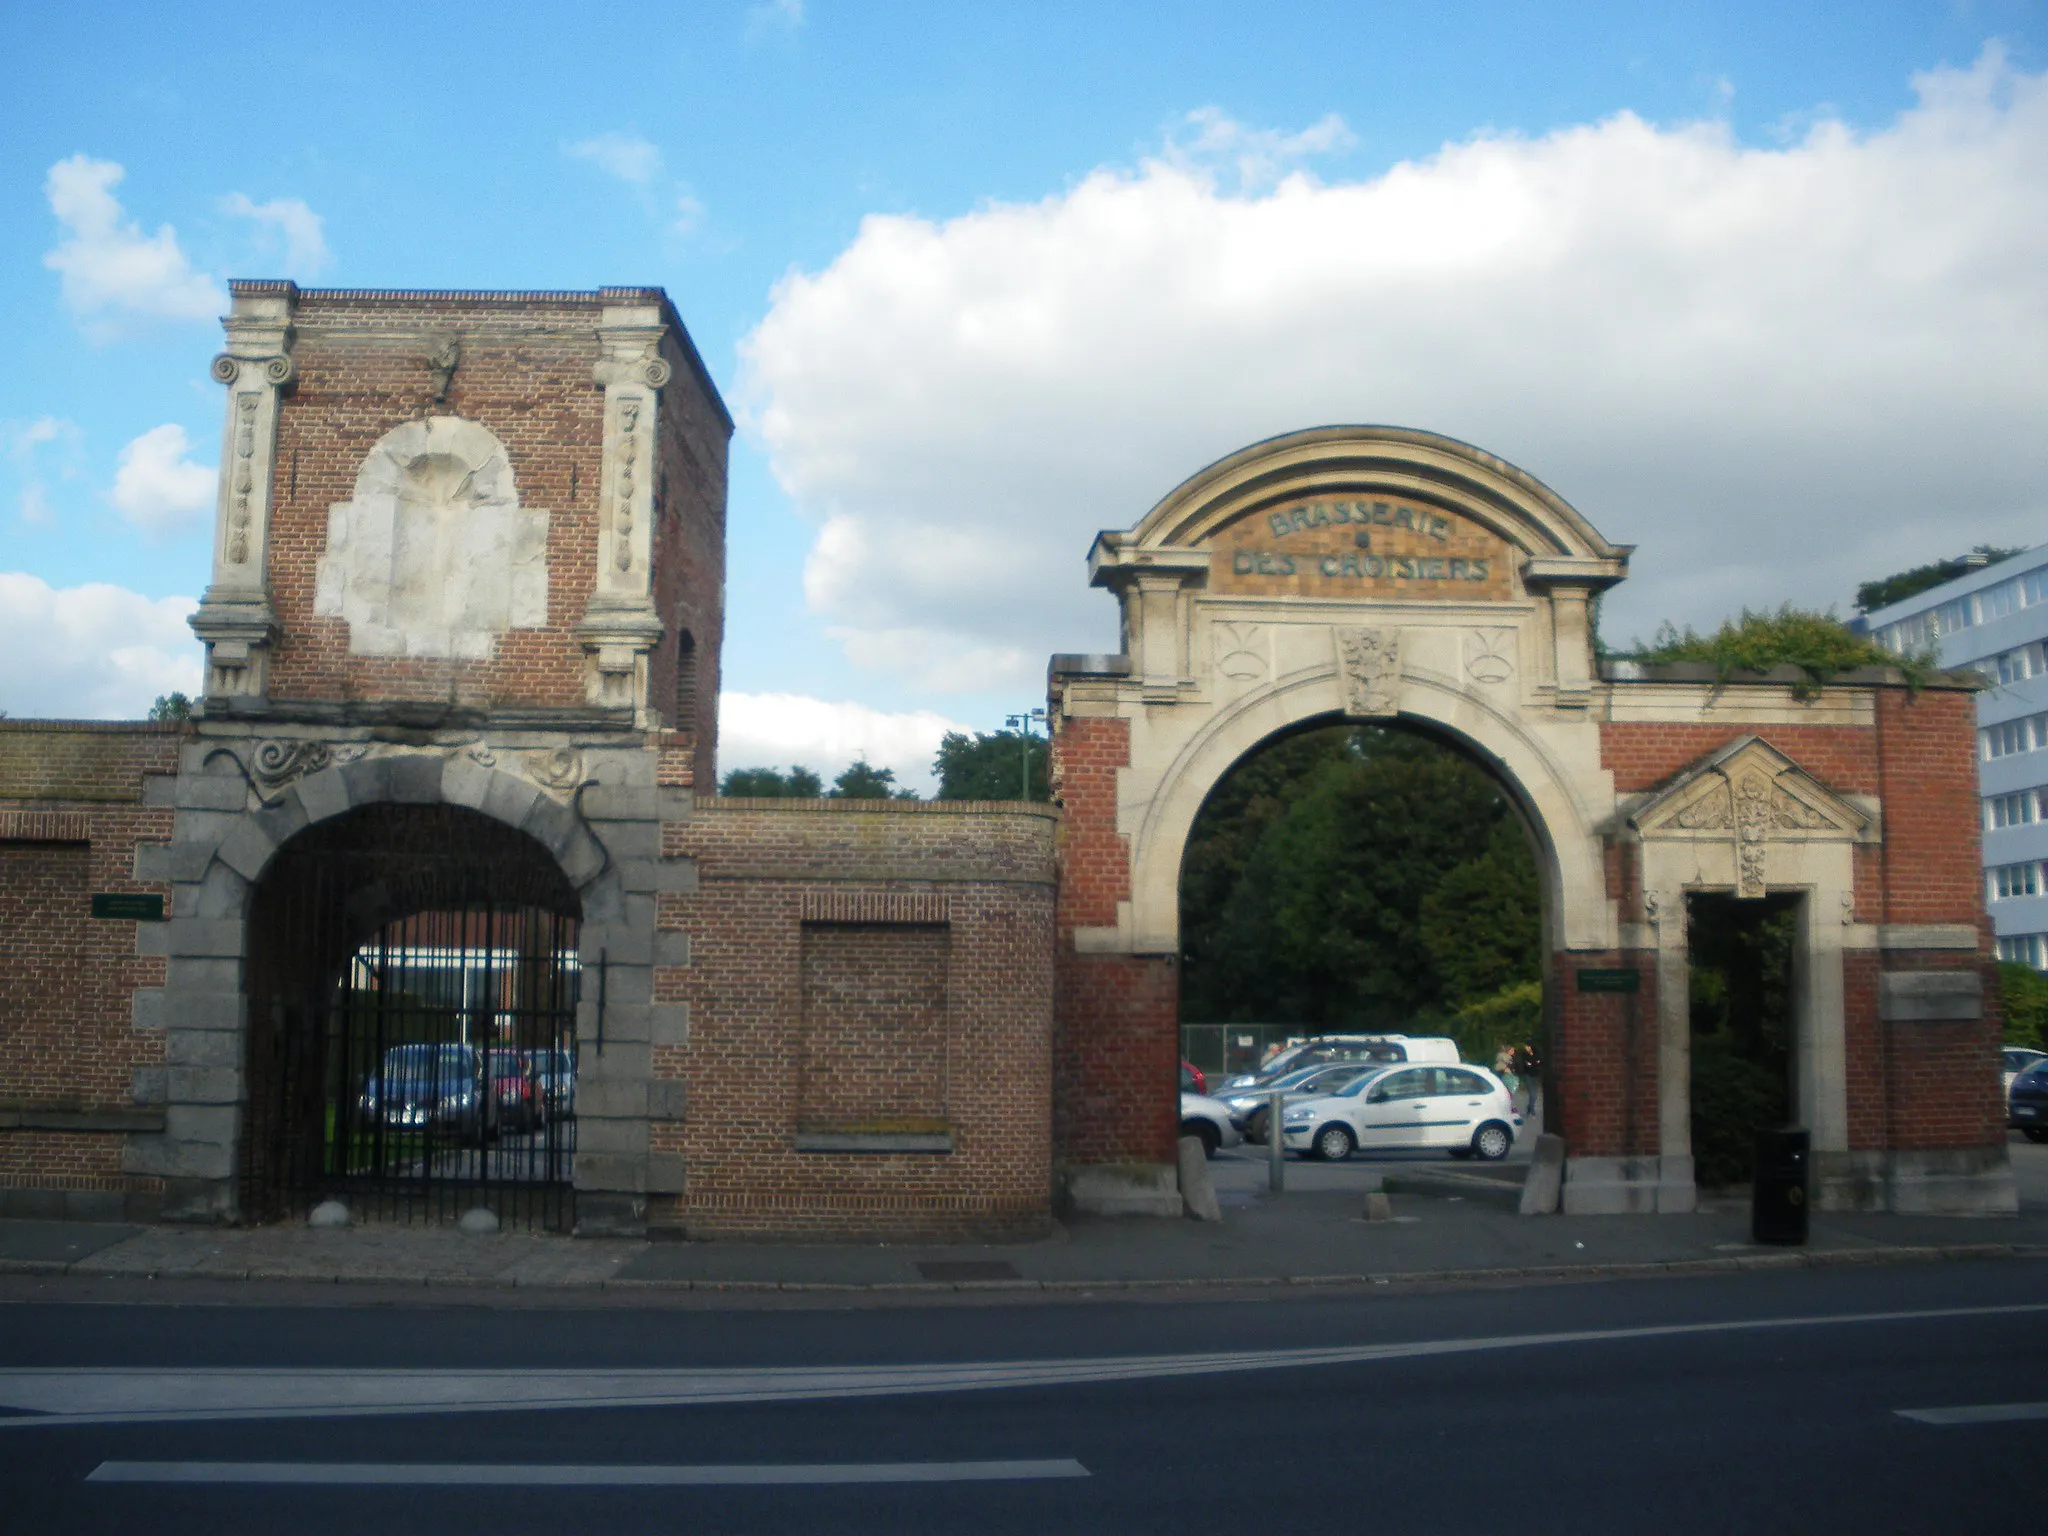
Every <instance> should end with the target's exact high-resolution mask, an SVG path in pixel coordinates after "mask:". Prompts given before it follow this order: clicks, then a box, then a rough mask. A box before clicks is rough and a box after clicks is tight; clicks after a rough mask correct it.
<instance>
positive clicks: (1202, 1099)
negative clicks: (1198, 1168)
mask: <svg viewBox="0 0 2048 1536" xmlns="http://www.w3.org/2000/svg"><path fill="white" fill-rule="evenodd" d="M1180 1133H1181V1135H1183V1136H1193V1137H1195V1138H1196V1139H1197V1140H1199V1141H1200V1142H1201V1143H1202V1152H1203V1154H1204V1155H1205V1156H1208V1157H1214V1156H1215V1155H1216V1149H1217V1148H1218V1147H1234V1146H1236V1145H1237V1144H1238V1143H1239V1142H1240V1141H1243V1140H1244V1134H1243V1133H1242V1132H1241V1131H1239V1130H1238V1128H1237V1127H1236V1126H1235V1125H1233V1124H1231V1123H1230V1109H1229V1106H1228V1105H1226V1104H1224V1103H1223V1102H1222V1101H1221V1100H1219V1099H1212V1098H1208V1097H1206V1096H1205V1095H1203V1094H1199V1093H1184V1094H1182V1095H1181V1096H1180Z"/></svg>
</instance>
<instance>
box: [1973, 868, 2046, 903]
mask: <svg viewBox="0 0 2048 1536" xmlns="http://www.w3.org/2000/svg"><path fill="white" fill-rule="evenodd" d="M1986 873H1987V874H1989V875H1990V877H1991V899H1992V900H1993V901H2009V900H2011V899H2012V898H2013V897H2015V896H2038V895H2040V894H2041V862H2040V860H2038V859H2033V860H2029V861H2028V862H2027V863H2025V864H2000V865H1998V866H1997V867H1996V868H1995V869H1991V870H1988V871H1986Z"/></svg>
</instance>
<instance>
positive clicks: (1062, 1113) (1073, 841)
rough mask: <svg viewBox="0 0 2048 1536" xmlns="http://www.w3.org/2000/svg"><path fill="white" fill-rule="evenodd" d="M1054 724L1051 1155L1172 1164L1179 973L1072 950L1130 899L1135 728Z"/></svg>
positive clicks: (1095, 722) (1158, 959) (1169, 966)
mask: <svg viewBox="0 0 2048 1536" xmlns="http://www.w3.org/2000/svg"><path fill="white" fill-rule="evenodd" d="M1054 714H1055V719H1054V722H1053V735H1052V765H1051V766H1052V784H1053V794H1054V795H1055V797H1057V798H1058V800H1059V802H1060V805H1061V808H1062V810H1063V812H1064V820H1063V822H1062V825H1061V836H1060V905H1059V958H1058V974H1057V978H1056V983H1055V986H1056V992H1055V998H1056V1001H1055V1005H1054V1009H1055V1016H1056V1018H1057V1020H1058V1023H1057V1027H1056V1033H1055V1050H1056V1053H1057V1054H1056V1066H1055V1071H1054V1092H1053V1142H1054V1155H1055V1157H1056V1158H1058V1159H1059V1160H1060V1161H1061V1162H1063V1163H1074V1164H1081V1165H1086V1164H1095V1163H1163V1162H1171V1161H1173V1157H1174V1140H1175V1137H1176V1136H1177V1135H1178V1126H1179V1113H1178V1109H1177V1107H1176V1106H1177V1098H1176V1095H1175V1091H1174V1087H1173V1085H1174V1084H1175V1083H1176V1082H1177V1081H1178V1074H1177V1070H1176V1064H1177V1063H1178V1062H1179V1060H1180V1043H1179V1042H1180V1029H1179V1020H1180V974H1179V971H1178V969H1177V968H1176V966H1175V963H1174V962H1173V961H1172V960H1170V959H1168V958H1165V957H1162V956H1136V955H1084V954H1080V953H1078V952H1076V950H1075V947H1074V930H1075V929H1077V928H1109V927H1114V926H1115V924H1116V920H1117V903H1118V902H1120V901H1125V900H1128V899H1129V897H1130V894H1131V884H1130V881H1131V872H1130V839H1128V838H1127V837H1124V836H1123V835H1122V834H1120V833H1119V832H1118V831H1117V829H1116V777H1117V771H1118V770H1119V769H1121V768H1123V767H1125V766H1126V765H1128V764H1129V762H1130V760H1131V743H1130V726H1129V724H1128V723H1127V722H1125V721H1122V720H1103V719H1090V718H1073V719H1067V718H1060V717H1059V716H1058V711H1057V710H1055V711H1054Z"/></svg>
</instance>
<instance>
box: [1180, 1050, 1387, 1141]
mask: <svg viewBox="0 0 2048 1536" xmlns="http://www.w3.org/2000/svg"><path fill="white" fill-rule="evenodd" d="M1380 1070H1382V1064H1381V1063H1379V1062H1376V1061H1326V1062H1322V1063H1320V1064H1319V1065H1316V1066H1313V1067H1303V1068H1302V1069H1301V1070H1300V1071H1298V1072H1288V1073H1285V1074H1283V1075H1282V1076H1280V1077H1276V1078H1274V1079H1273V1081H1271V1082H1270V1083H1266V1084H1263V1085H1261V1086H1259V1087H1256V1088H1249V1089H1239V1090H1235V1091H1228V1090H1227V1091H1225V1092H1223V1093H1220V1094H1218V1095H1217V1097H1218V1098H1219V1099H1221V1100H1222V1101H1223V1102H1224V1104H1225V1105H1226V1106H1228V1107H1229V1110H1230V1123H1231V1124H1233V1125H1235V1126H1236V1127H1237V1128H1238V1129H1239V1130H1240V1131H1242V1132H1243V1133H1244V1139H1245V1140H1246V1141H1257V1142H1263V1141H1264V1140H1265V1139H1266V1119H1267V1116H1268V1115H1269V1113H1270V1109H1269V1101H1268V1099H1267V1095H1268V1094H1270V1093H1271V1092H1272V1091H1273V1090H1274V1089H1276V1088H1277V1089H1279V1090H1280V1091H1281V1092H1282V1093H1284V1094H1286V1095H1287V1099H1286V1102H1287V1103H1289V1104H1292V1103H1295V1102H1296V1101H1297V1100H1300V1099H1314V1098H1320V1097H1322V1096H1323V1095H1324V1094H1329V1093H1335V1092H1337V1091H1338V1090H1339V1089H1341V1088H1345V1087H1347V1086H1349V1085H1350V1084H1351V1083H1354V1082H1356V1081H1357V1080H1358V1079H1359V1078H1361V1077H1363V1076H1365V1074H1366V1073H1368V1072H1378V1071H1380Z"/></svg>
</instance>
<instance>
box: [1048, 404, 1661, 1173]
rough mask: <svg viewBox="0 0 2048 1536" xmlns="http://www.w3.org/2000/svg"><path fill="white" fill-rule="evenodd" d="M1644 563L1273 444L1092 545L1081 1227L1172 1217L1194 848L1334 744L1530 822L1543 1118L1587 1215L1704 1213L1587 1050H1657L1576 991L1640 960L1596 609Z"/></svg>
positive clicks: (1528, 497)
mask: <svg viewBox="0 0 2048 1536" xmlns="http://www.w3.org/2000/svg"><path fill="white" fill-rule="evenodd" d="M1628 555H1629V550H1628V549H1627V548H1626V547H1622V546H1616V545H1613V544H1610V543H1608V542H1607V541H1606V540H1605V539H1604V538H1602V537H1601V536H1600V534H1599V533H1598V532H1597V531H1596V530H1595V529H1594V528H1593V527H1592V526H1591V524H1589V523H1588V522H1587V521H1586V520H1585V519H1584V518H1583V517H1582V516H1580V514H1579V513H1578V512H1576V511H1575V510H1574V509H1573V508H1571V507H1570V506H1569V505H1568V504H1567V503H1565V502H1564V501H1563V499H1562V498H1560V497H1558V496H1557V495H1556V494H1555V493H1554V492H1552V491H1550V490H1549V489H1548V488H1547V487H1545V486H1543V485H1542V484H1541V483H1540V482H1539V481H1537V480H1536V479H1534V477H1532V476H1530V475H1528V474H1526V473H1524V472H1523V471H1521V470H1518V469H1516V468H1515V467H1514V466H1512V465H1509V464H1507V463H1505V462H1503V461H1502V460H1500V459H1497V458H1495V457H1493V456H1492V455H1490V454H1486V453H1483V452H1481V451H1480V450H1478V449H1475V448H1472V447H1470V446H1469V445H1466V444H1463V443H1459V442H1455V441H1453V440H1451V439H1449V438H1444V437H1439V436H1436V435H1434V434H1430V433H1423V432H1413V431H1406V430H1401V429H1393V428H1377V427H1329V428H1319V429H1316V430H1313V431H1308V432H1301V433H1295V434H1291V435H1289V436H1286V437H1281V438H1275V439H1273V440H1271V441H1269V442H1265V443H1260V444H1256V445H1254V446H1252V447H1250V448H1247V449H1245V450H1243V451H1242V452H1240V453H1237V454H1233V455H1232V456H1230V457H1229V458H1226V459H1224V460H1222V461H1220V462H1219V463H1217V464H1215V465H1212V466H1210V467H1209V468H1208V469H1205V470H1203V471H1202V472H1201V473H1199V474H1197V475H1196V476H1194V477H1193V478H1192V479H1190V480H1188V481H1187V482H1186V483H1185V484H1183V485H1182V486H1180V487H1179V488H1177V489H1176V490H1175V491H1173V492H1172V493H1171V494H1170V495H1168V496H1167V497H1166V498H1165V499H1164V500H1162V501H1161V502H1160V503H1159V504H1158V505H1157V506H1156V507H1154V508H1153V509H1152V511H1150V512H1149V513H1147V514H1146V515H1145V517H1144V518H1142V519H1141V520H1140V521H1139V522H1138V524H1137V526H1136V527H1135V528H1133V529H1132V530H1130V531H1129V532H1109V533H1104V534H1102V535H1100V536H1099V537H1098V538H1097V540H1096V542H1095V546H1094V549H1093V550H1092V551H1091V553H1090V557H1089V565H1090V573H1091V578H1092V580H1093V582H1094V583H1095V584H1096V585H1098V586H1102V587H1107V588H1109V589H1110V590H1111V591H1112V592H1113V593H1114V594H1115V595H1116V597H1117V600H1118V602H1119V605H1120V607H1121V610H1122V631H1123V636H1124V653H1123V654H1122V655H1120V656H1116V657H1056V658H1055V659H1054V663H1053V678H1052V690H1051V691H1052V705H1053V714H1054V716H1055V729H1054V738H1053V740H1054V763H1055V773H1056V775H1057V789H1056V793H1057V794H1058V796H1059V798H1060V799H1061V801H1062V803H1063V804H1064V806H1065V807H1066V813H1067V820H1068V843H1067V858H1066V863H1065V866H1064V869H1063V886H1062V894H1061V903H1062V933H1061V938H1062V945H1061V954H1060V964H1061V972H1062V975H1061V1002H1060V1025H1061V1061H1060V1085H1059V1093H1058V1102H1057V1103H1056V1114H1055V1118H1056V1135H1057V1136H1058V1137H1059V1139H1060V1143H1061V1145H1060V1148H1059V1150H1060V1152H1061V1154H1062V1155H1063V1160H1064V1162H1065V1164H1066V1166H1067V1168H1068V1170H1069V1191H1070V1195H1071V1196H1072V1198H1074V1199H1075V1201H1076V1203H1077V1204H1080V1205H1082V1206H1084V1207H1085V1206H1093V1207H1095V1208H1098V1209H1105V1210H1145V1209H1157V1210H1160V1211H1161V1212H1171V1211H1177V1209H1178V1203H1177V1199H1176V1198H1175V1197H1174V1196H1173V1195H1172V1194H1171V1181H1170V1178H1169V1177H1168V1174H1167V1171H1166V1169H1165V1162H1166V1159H1167V1158H1168V1157H1169V1156H1170V1154H1171V1139H1172V1135H1173V1122H1172V1118H1171V1115H1170V1097H1169V1094H1168V1092H1167V1091H1166V1089H1165V1087H1164V1085H1166V1084H1168V1083H1170V1082H1171V1080H1172V1059H1173V1056H1174V1042H1175V1038H1176V1036H1175V1029H1174V1024H1175V1018H1174V1012H1175V996H1176V984H1175V981H1174V973H1173V963H1174V956H1175V955H1176V953H1177V950H1178V944H1179V933H1178V923H1179V907H1178V901H1179V875H1180V864H1181V857H1182V852H1183V850H1184V848H1185V845H1186V841H1187V835H1188V832H1189V829H1190V828H1191V826H1192V825H1193V822H1194V818H1195V815H1196V813H1197V811H1198V810H1199V809H1200V807H1201V805H1202V802H1203V800H1204V799H1205V798H1206V797H1207V795H1208V794H1209V792H1210V790H1211V789H1212V788H1214V787H1215V785H1216V783H1217V782H1218V780H1220V779H1221V778H1222V776H1223V775H1224V773H1226V772H1227V771H1228V770H1229V768H1230V767H1231V765H1232V764H1234V763H1236V762H1237V761H1239V760H1240V759H1241V758H1243V757H1244V756H1245V755H1246V754H1248V753H1249V752H1251V751H1253V750H1255V749H1256V748H1257V747H1258V746H1259V745H1260V744H1261V743H1262V742H1265V741H1268V740H1271V739H1273V738H1274V737H1276V736H1278V735H1281V734H1283V733H1285V732H1288V731H1290V730H1293V729H1295V728H1297V727H1299V726H1300V725H1301V724H1303V723H1304V722H1306V721H1310V720H1315V719H1332V720H1354V721H1374V720H1378V721H1384V722H1387V723H1390V724H1391V723H1397V722H1406V723H1408V724H1412V725H1419V726H1422V727H1425V728H1426V729H1428V730H1429V731H1431V732H1432V733H1434V734H1436V735H1439V736H1441V737H1443V738H1446V739H1448V740H1450V741H1451V742H1453V743H1455V744H1457V745H1458V746H1460V747H1461V748H1462V749H1463V750H1465V751H1466V752H1468V753H1469V754H1470V755H1471V756H1473V757H1474V758H1476V759H1477V760H1478V761H1480V762H1481V763H1482V764H1483V765H1484V766H1486V767H1487V768H1488V769H1489V770H1490V771H1491V772H1492V773H1493V774H1494V775H1495V776H1496V777H1497V778H1498V779H1499V781H1500V782H1501V783H1502V784H1503V786H1504V787H1505V788H1506V789H1507V791H1508V793H1509V794H1510V795H1511V797H1512V798H1513V799H1514V800H1515V801H1516V802H1517V803H1518V805H1519V807H1520V809H1521V811H1522V813H1523V815H1524V817H1525V819H1526V821H1527V823H1528V825H1529V826H1530V828H1531V830H1532V832H1533V834H1534V837H1535V841H1536V844H1537V846H1538V849H1539V868H1540V870H1541V877H1542V881H1543V885H1544V897H1545V902H1544V905H1545V912H1546V947H1547V949H1548V951H1549V954H1550V957H1551V958H1550V962H1549V971H1550V980H1551V986H1550V989H1549V990H1550V992H1551V994H1552V996H1551V1002H1550V1006H1549V1009H1548V1012H1549V1013H1550V1015H1551V1019H1552V1033H1553V1041H1554V1045H1553V1051H1552V1057H1551V1068H1552V1078H1551V1085H1550V1087H1549V1089H1548V1095H1549V1102H1550V1103H1551V1105H1552V1107H1553V1121H1554V1123H1562V1125H1563V1126H1565V1127H1566V1128H1567V1134H1568V1136H1569V1137H1570V1139H1571V1140H1572V1141H1573V1142H1574V1143H1575V1145H1574V1149H1573V1151H1574V1158H1575V1161H1576V1162H1577V1164H1578V1166H1577V1168H1576V1169H1575V1170H1574V1171H1575V1172H1576V1173H1577V1175H1578V1185H1579V1191H1580V1194H1581V1196H1582V1197H1583V1198H1584V1199H1585V1200H1587V1201H1588V1202H1589V1208H1593V1207H1597V1206H1600V1205H1602V1204H1607V1205H1609V1206H1612V1207H1613V1208H1620V1207H1621V1206H1623V1205H1633V1206H1637V1207H1640V1206H1641V1205H1642V1203H1643V1201H1645V1200H1647V1201H1648V1202H1650V1204H1651V1205H1652V1206H1653V1207H1654V1206H1665V1207H1667V1208H1683V1207H1685V1206H1689V1205H1690V1203H1691V1180H1690V1169H1689V1163H1688V1162H1686V1161H1684V1160H1677V1159H1675V1160H1674V1161H1673V1164H1672V1166H1671V1168H1670V1169H1669V1170H1668V1171H1667V1170H1666V1169H1665V1168H1664V1167H1663V1166H1662V1164H1661V1162H1660V1160H1659V1144H1658V1140H1657V1126H1656V1123H1655V1119H1654V1114H1651V1115H1650V1116H1648V1117H1644V1121H1643V1123H1641V1124H1637V1123H1636V1121H1637V1117H1636V1116H1634V1115H1633V1114H1630V1115H1626V1116H1617V1115H1614V1114H1612V1113H1610V1111H1611V1109H1612V1107H1613V1106H1612V1105H1611V1104H1609V1103H1607V1102H1606V1101H1605V1100H1604V1099H1602V1098H1601V1095H1600V1090H1598V1089H1596V1088H1595V1087H1594V1084H1595V1083H1596V1081H1600V1080H1603V1079H1601V1075H1600V1074H1598V1073H1596V1072H1594V1071H1592V1070H1590V1068H1591V1066H1592V1065H1593V1063H1592V1061H1591V1060H1590V1058H1589V1056H1588V1050H1589V1048H1590V1046H1589V1041H1588V1039H1587V1037H1586V1032H1585V1031H1584V1030H1582V1029H1579V1028H1577V1027H1576V1025H1577V1023H1578V1022H1579V1020H1578V1017H1577V1016H1578V1015H1579V1014H1583V1013H1586V1012H1587V1011H1588V1010H1589V1008H1590V1011H1591V1012H1592V1013H1593V1014H1595V1015H1597V1016H1598V1017H1599V1018H1600V1020H1601V1021H1602V1024H1603V1027H1605V1026H1606V1025H1607V1024H1609V1023H1611V1024H1613V1025H1614V1026H1615V1027H1618V1028H1620V1029H1622V1030H1624V1031H1626V1030H1628V1029H1631V1028H1636V1027H1638V1026H1637V1025H1635V1024H1632V1023H1630V1022H1628V1021H1626V1020H1624V1019H1623V1018H1622V1017H1621V1010H1619V1009H1617V1008H1614V1007H1612V1006H1610V1005H1606V1004H1602V1003H1595V1004H1587V1003H1583V1002H1581V1001H1580V1000H1579V999H1577V998H1576V997H1572V996H1568V995H1567V994H1568V992H1569V990H1570V989H1569V988H1568V987H1567V986H1566V985H1565V978H1566V976H1567V975H1568V973H1572V972H1575V971H1576V970H1577V969H1578V968H1580V967H1581V966H1592V967H1613V966H1617V965H1619V964H1621V963H1622V962H1623V961H1624V959H1625V956H1624V954H1623V950H1624V934H1623V922H1622V911H1621V907H1620V904H1619V902H1618V900H1617V896H1618V894H1619V893H1618V892H1617V891H1616V890H1614V889H1613V888H1612V886H1613V881H1612V879H1611V877H1610V868H1609V866H1610V859H1609V847H1608V838H1609V836H1610V834H1611V832H1612V830H1613V827H1614V822H1615V817H1616V811H1617V800H1616V795H1615V790H1614V778H1613V775H1612V773H1611V772H1609V770H1608V768H1607V766H1606V763H1605V761H1604V758H1603V751H1602V739H1601V720H1600V711H1599V710H1598V709H1596V708H1595V704H1596V700H1597V698H1598V695H1599V693H1600V688H1599V678H1598V671H1597V667H1596V665H1595V659H1594V655H1593V637H1592V630H1591V625H1590V618H1589V610H1590V606H1591V603H1592V600H1593V599H1594V598H1595V597H1596V596H1597V594H1598V593H1599V592H1600V591H1602V590H1603V589H1604V588H1606V587H1608V586H1610V585H1612V584H1614V583H1615V582H1617V581H1619V580H1621V579H1622V578H1623V577H1624V576H1625V575H1626V574H1627V568H1628ZM1632 926H1634V925H1632ZM1630 937H1632V938H1638V937H1639V936H1636V935H1631V936H1630ZM1653 985H1654V980H1653ZM1609 1013H1614V1014H1615V1015H1616V1017H1615V1019H1613V1020H1611V1021H1610V1020H1608V1019H1607V1017H1606V1016H1607V1014H1609ZM1560 1025H1562V1026H1563V1027H1562V1028H1560ZM1575 1066H1576V1067H1577V1068H1578V1069H1579V1070H1578V1074H1577V1076H1576V1078H1575V1077H1574V1075H1573V1073H1574V1067H1575ZM1629 1091H1631V1092H1632V1091H1633V1085H1631V1088H1630V1090H1629ZM1603 1184H1612V1185H1615V1186H1620V1187H1625V1192H1624V1193H1621V1194H1619V1195H1615V1196H1611V1197H1610V1196H1606V1195H1598V1194H1594V1193H1593V1191H1595V1190H1597V1189H1599V1188H1600V1187H1601V1186H1602V1185H1603Z"/></svg>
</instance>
